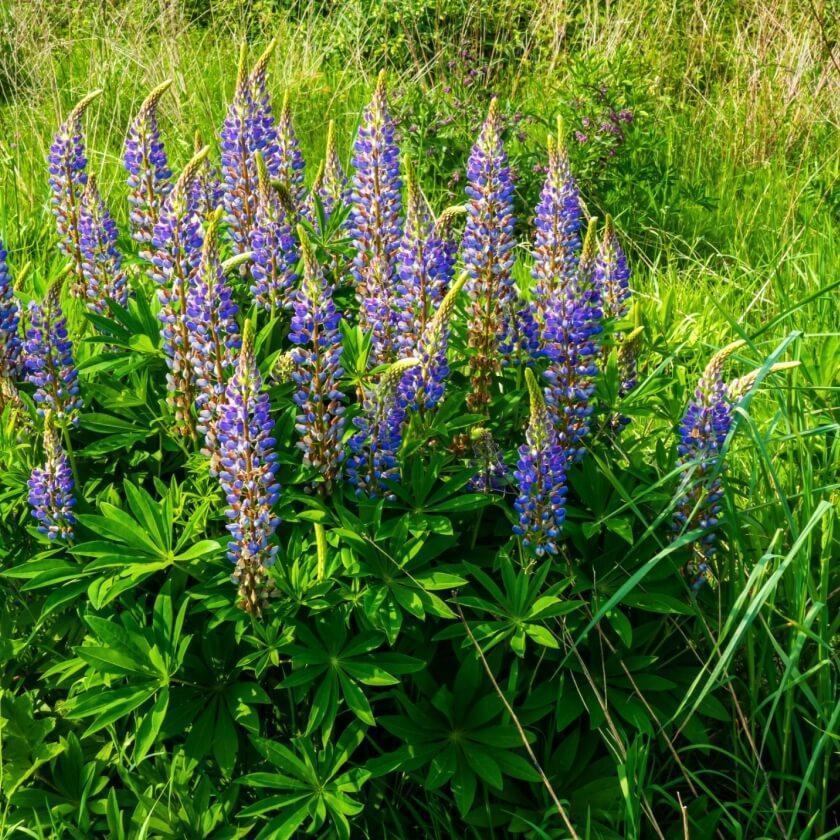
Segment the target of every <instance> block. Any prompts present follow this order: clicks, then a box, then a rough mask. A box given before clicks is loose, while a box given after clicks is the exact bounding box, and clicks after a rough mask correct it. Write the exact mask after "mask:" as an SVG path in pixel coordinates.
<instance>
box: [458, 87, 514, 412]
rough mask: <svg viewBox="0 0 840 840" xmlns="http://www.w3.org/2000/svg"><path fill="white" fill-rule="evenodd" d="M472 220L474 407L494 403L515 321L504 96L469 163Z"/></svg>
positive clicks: (467, 258) (467, 241) (468, 248)
mask: <svg viewBox="0 0 840 840" xmlns="http://www.w3.org/2000/svg"><path fill="white" fill-rule="evenodd" d="M466 192H467V196H468V197H469V201H468V202H467V223H466V228H465V229H464V238H463V243H462V249H463V260H464V267H465V269H466V270H467V272H468V273H469V275H470V283H469V286H468V287H467V288H468V292H469V295H470V298H471V299H472V312H471V314H470V322H469V344H470V347H471V348H472V350H473V355H472V357H471V359H470V372H471V379H472V389H471V391H470V394H469V396H468V397H467V405H468V407H469V409H470V410H471V411H482V410H484V408H485V407H486V406H487V404H488V403H489V402H490V386H491V384H492V381H493V376H494V374H496V373H497V372H498V371H499V369H500V366H501V353H500V344H502V343H503V342H505V341H506V340H507V339H508V337H509V333H510V330H511V328H512V325H513V317H514V316H513V309H514V306H515V302H516V286H515V284H514V282H513V277H512V275H511V268H512V266H513V262H514V255H513V247H514V244H515V242H514V238H513V226H514V217H513V180H512V179H511V172H510V167H509V166H508V161H507V155H506V154H505V150H504V146H503V144H502V137H501V125H500V119H499V113H498V101H497V100H496V99H493V100H492V102H491V103H490V110H489V113H488V114H487V119H486V120H485V121H484V125H483V126H482V129H481V133H480V134H479V137H478V140H477V141H476V143H475V145H474V146H473V148H472V152H471V153H470V158H469V161H468V163H467V187H466Z"/></svg>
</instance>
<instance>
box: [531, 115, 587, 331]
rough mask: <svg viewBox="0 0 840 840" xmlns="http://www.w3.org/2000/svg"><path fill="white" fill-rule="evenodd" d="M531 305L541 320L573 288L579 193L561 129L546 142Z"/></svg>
mask: <svg viewBox="0 0 840 840" xmlns="http://www.w3.org/2000/svg"><path fill="white" fill-rule="evenodd" d="M534 228H535V234H534V251H533V254H534V267H533V269H532V270H531V275H532V276H533V278H534V280H535V281H536V282H535V285H534V302H535V303H536V306H537V314H538V318H540V320H543V321H544V320H545V311H546V308H547V307H548V306H549V304H550V302H551V300H552V299H553V298H554V297H555V296H556V295H557V294H561V293H564V292H565V291H566V290H567V289H568V288H569V287H570V286H573V285H574V284H575V280H576V277H577V269H578V250H579V249H580V244H581V243H580V228H581V206H580V193H579V192H578V188H577V184H576V183H575V179H574V177H573V176H572V168H571V165H570V163H569V156H568V154H567V152H566V147H565V143H564V141H563V132H562V126H561V125H560V124H559V121H558V126H557V138H556V139H555V138H554V137H549V140H548V171H547V172H546V176H545V182H544V183H543V188H542V191H541V192H540V201H539V204H537V208H536V218H535V220H534Z"/></svg>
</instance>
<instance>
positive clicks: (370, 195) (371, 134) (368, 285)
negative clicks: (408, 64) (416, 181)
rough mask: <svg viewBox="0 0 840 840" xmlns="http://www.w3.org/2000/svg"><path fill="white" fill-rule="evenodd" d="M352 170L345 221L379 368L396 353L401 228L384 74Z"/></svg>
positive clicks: (399, 187) (361, 313)
mask: <svg viewBox="0 0 840 840" xmlns="http://www.w3.org/2000/svg"><path fill="white" fill-rule="evenodd" d="M353 167H354V170H355V171H354V173H353V181H352V198H351V207H350V216H349V218H348V222H347V224H348V229H349V232H350V239H351V241H352V244H353V249H354V251H355V257H354V260H353V277H354V279H355V285H356V297H357V298H358V300H359V304H360V311H359V321H360V323H361V326H362V328H363V329H365V330H370V331H371V332H372V333H373V344H372V356H373V362H374V364H376V365H379V364H385V363H387V362H390V361H393V360H394V358H396V355H397V309H396V303H395V301H394V288H395V286H396V283H395V279H396V272H397V252H398V250H399V246H400V232H401V226H402V223H401V215H402V193H401V190H402V181H401V180H400V161H399V149H398V148H397V144H396V140H395V129H394V123H393V120H392V119H391V116H390V114H389V112H388V98H387V91H386V88H385V74H384V72H383V73H380V75H379V78H378V80H377V83H376V89H375V91H374V94H373V98H372V99H371V101H370V104H369V105H368V106H367V107H366V108H365V110H364V113H363V115H362V122H361V125H360V126H359V132H358V135H357V136H356V141H355V144H354V146H353Z"/></svg>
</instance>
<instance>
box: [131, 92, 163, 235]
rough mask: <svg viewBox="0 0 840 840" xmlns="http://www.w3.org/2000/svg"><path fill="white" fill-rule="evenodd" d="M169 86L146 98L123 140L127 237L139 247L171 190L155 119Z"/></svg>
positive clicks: (149, 231)
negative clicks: (127, 209) (125, 174)
mask: <svg viewBox="0 0 840 840" xmlns="http://www.w3.org/2000/svg"><path fill="white" fill-rule="evenodd" d="M171 84H172V79H167V80H166V81H165V82H162V83H161V84H159V85H158V86H157V87H156V88H155V89H154V90H153V91H152V92H151V93H150V94H149V95H148V96H147V97H146V99H145V100H144V102H143V104H142V105H141V106H140V110H139V111H138V112H137V116H136V117H135V118H134V120H133V121H132V123H131V126H130V127H129V129H128V136H127V137H126V139H125V152H124V154H123V163H124V165H125V169H126V171H127V172H128V190H129V192H128V203H129V206H130V211H129V221H130V223H131V235H132V237H133V238H134V239H135V240H136V241H137V242H140V243H141V244H147V245H148V244H151V241H152V234H153V232H154V228H155V225H156V224H157V221H158V218H159V217H160V209H161V206H162V205H163V202H164V201H165V200H166V197H167V196H168V195H169V192H170V190H171V189H172V171H171V170H170V168H169V162H168V160H167V157H166V149H165V148H164V145H163V140H161V136H160V128H159V127H158V119H157V110H158V104H159V103H160V99H161V97H162V96H163V94H164V93H166V91H167V90H169V87H170V85H171Z"/></svg>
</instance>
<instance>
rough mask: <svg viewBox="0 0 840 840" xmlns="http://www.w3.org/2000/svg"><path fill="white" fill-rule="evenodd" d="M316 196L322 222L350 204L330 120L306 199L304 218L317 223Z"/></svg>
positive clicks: (333, 128) (332, 123) (333, 126)
mask: <svg viewBox="0 0 840 840" xmlns="http://www.w3.org/2000/svg"><path fill="white" fill-rule="evenodd" d="M316 195H317V196H318V198H319V199H320V201H321V207H322V208H323V211H324V221H326V222H328V221H329V220H330V216H332V214H333V212H334V211H335V208H336V207H337V206H338V205H339V204H349V203H350V189H349V186H348V182H347V175H346V174H345V172H344V167H343V166H342V165H341V158H340V157H339V156H338V149H337V148H336V144H335V123H334V122H333V121H332V120H330V124H329V126H328V127H327V147H326V152H325V154H324V160H323V161H322V162H321V165H320V166H319V168H318V172H317V174H316V175H315V180H314V181H313V182H312V187H311V189H310V191H309V195H308V196H307V198H306V213H305V215H306V217H307V218H308V219H309V220H310V221H312V222H313V223H315V222H317V213H316V210H315V201H314V197H315V196H316Z"/></svg>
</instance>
